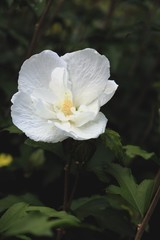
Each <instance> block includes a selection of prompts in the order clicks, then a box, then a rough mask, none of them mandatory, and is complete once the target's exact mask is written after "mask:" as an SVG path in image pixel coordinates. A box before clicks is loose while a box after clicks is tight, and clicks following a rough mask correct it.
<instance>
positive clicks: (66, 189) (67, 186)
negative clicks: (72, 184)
mask: <svg viewBox="0 0 160 240" xmlns="http://www.w3.org/2000/svg"><path fill="white" fill-rule="evenodd" d="M69 170H70V163H67V164H66V165H65V167H64V171H65V174H64V198H63V210H64V211H67V205H68V188H69Z"/></svg>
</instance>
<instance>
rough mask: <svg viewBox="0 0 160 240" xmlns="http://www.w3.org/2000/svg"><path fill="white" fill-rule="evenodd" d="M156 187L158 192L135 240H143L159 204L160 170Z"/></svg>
mask: <svg viewBox="0 0 160 240" xmlns="http://www.w3.org/2000/svg"><path fill="white" fill-rule="evenodd" d="M156 186H158V188H157V191H156V193H155V195H154V198H153V200H152V202H151V205H150V207H149V209H148V211H147V213H146V215H145V217H144V219H143V221H142V223H141V224H140V225H139V227H138V230H137V233H136V236H135V240H140V239H141V238H142V235H143V232H144V230H145V227H146V225H147V223H148V222H149V220H150V218H151V216H152V213H153V211H154V209H155V207H156V205H157V203H158V200H159V198H160V170H159V172H158V174H157V177H156Z"/></svg>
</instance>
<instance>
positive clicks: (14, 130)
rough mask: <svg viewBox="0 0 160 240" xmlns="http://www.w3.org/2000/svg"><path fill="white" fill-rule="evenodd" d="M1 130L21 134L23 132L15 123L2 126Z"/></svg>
mask: <svg viewBox="0 0 160 240" xmlns="http://www.w3.org/2000/svg"><path fill="white" fill-rule="evenodd" d="M2 131H8V132H9V133H17V134H23V132H22V131H21V130H20V129H19V128H17V127H16V126H15V125H11V126H9V127H6V128H3V129H2Z"/></svg>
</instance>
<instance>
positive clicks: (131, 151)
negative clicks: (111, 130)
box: [123, 145, 154, 160]
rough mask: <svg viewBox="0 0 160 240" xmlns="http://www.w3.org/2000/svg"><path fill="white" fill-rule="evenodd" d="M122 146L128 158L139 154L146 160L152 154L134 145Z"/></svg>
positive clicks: (152, 154)
mask: <svg viewBox="0 0 160 240" xmlns="http://www.w3.org/2000/svg"><path fill="white" fill-rule="evenodd" d="M123 148H124V149H125V151H126V155H127V156H128V157H130V158H134V157H136V156H140V157H142V158H144V159H146V160H148V159H150V158H152V157H153V156H154V153H153V152H152V153H149V152H147V151H145V150H143V149H141V148H140V147H139V146H134V145H126V146H123Z"/></svg>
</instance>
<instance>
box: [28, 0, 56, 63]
mask: <svg viewBox="0 0 160 240" xmlns="http://www.w3.org/2000/svg"><path fill="white" fill-rule="evenodd" d="M52 2H53V0H48V2H47V4H46V7H45V9H44V11H43V13H42V15H41V17H40V19H39V21H38V22H37V23H36V25H35V29H34V34H33V37H32V40H31V44H30V46H29V49H28V53H27V58H29V57H30V56H31V55H32V52H33V49H34V47H35V45H36V43H37V39H38V36H39V33H40V29H41V27H42V25H43V22H44V19H45V17H46V15H47V13H48V11H49V9H50V7H51V4H52Z"/></svg>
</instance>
